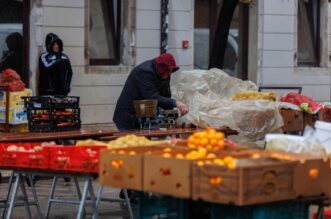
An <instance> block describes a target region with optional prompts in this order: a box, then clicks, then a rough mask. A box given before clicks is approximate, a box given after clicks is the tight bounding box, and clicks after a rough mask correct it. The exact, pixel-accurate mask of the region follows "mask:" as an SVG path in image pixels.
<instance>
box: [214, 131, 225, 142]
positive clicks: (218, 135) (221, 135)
mask: <svg viewBox="0 0 331 219" xmlns="http://www.w3.org/2000/svg"><path fill="white" fill-rule="evenodd" d="M215 138H216V139H217V140H223V139H224V134H223V132H217V133H216V134H215Z"/></svg>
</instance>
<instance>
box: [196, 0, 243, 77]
mask: <svg viewBox="0 0 331 219" xmlns="http://www.w3.org/2000/svg"><path fill="white" fill-rule="evenodd" d="M222 3H223V1H222V0H195V11H194V14H195V16H194V17H195V20H194V49H195V54H194V65H195V68H199V69H208V65H209V57H210V54H211V52H212V50H213V49H219V48H215V46H214V45H213V42H214V40H215V38H216V39H217V36H216V35H215V33H216V29H217V28H220V27H218V26H217V25H218V24H217V22H218V17H219V13H220V10H221V7H222ZM248 12H249V8H248V6H247V5H246V4H238V5H237V6H236V8H235V11H234V14H233V18H232V21H231V27H230V30H229V35H228V40H227V45H226V49H225V57H224V65H223V70H224V71H226V72H227V73H228V74H230V75H231V76H234V77H237V78H241V79H247V75H248V23H249V22H248V19H249V13H248ZM197 51H198V52H197Z"/></svg>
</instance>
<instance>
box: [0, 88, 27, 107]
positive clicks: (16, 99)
mask: <svg viewBox="0 0 331 219" xmlns="http://www.w3.org/2000/svg"><path fill="white" fill-rule="evenodd" d="M24 96H32V90H30V89H25V90H24V91H18V92H9V108H13V107H23V106H24V100H23V99H22V98H21V97H24ZM2 106H6V92H4V91H0V107H2Z"/></svg>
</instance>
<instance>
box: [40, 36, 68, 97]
mask: <svg viewBox="0 0 331 219" xmlns="http://www.w3.org/2000/svg"><path fill="white" fill-rule="evenodd" d="M54 43H58V45H59V52H58V53H56V52H54V51H53V45H54ZM45 45H46V50H47V51H46V52H44V53H42V54H41V56H40V58H39V95H68V93H69V92H70V84H71V79H72V68H71V64H70V59H69V57H68V56H67V55H66V54H65V53H64V52H63V42H62V40H61V39H60V38H59V37H58V36H57V35H56V34H53V33H49V34H47V36H46V39H45Z"/></svg>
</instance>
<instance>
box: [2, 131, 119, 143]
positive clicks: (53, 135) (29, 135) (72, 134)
mask: <svg viewBox="0 0 331 219" xmlns="http://www.w3.org/2000/svg"><path fill="white" fill-rule="evenodd" d="M114 132H116V131H109V130H84V129H81V130H75V131H65V132H22V133H0V142H2V143H4V142H24V141H49V140H57V139H82V138H96V137H100V136H111V135H112V134H113V133H114Z"/></svg>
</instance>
